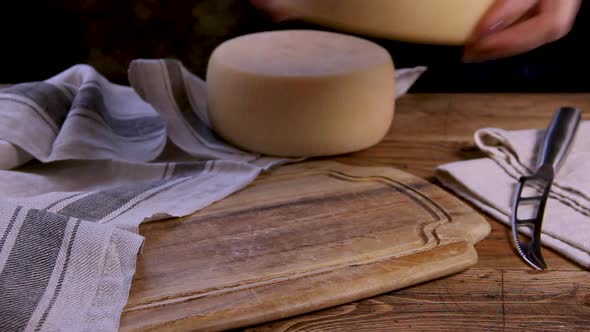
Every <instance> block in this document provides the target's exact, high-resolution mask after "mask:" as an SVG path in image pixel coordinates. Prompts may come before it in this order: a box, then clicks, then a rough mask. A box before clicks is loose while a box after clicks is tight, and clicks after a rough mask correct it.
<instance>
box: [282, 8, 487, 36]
mask: <svg viewBox="0 0 590 332" xmlns="http://www.w3.org/2000/svg"><path fill="white" fill-rule="evenodd" d="M494 1H495V0H276V5H277V6H278V7H279V9H281V10H282V11H284V12H286V13H289V14H291V15H293V16H295V17H297V18H301V19H303V20H306V21H309V22H312V23H316V24H320V25H323V26H329V27H333V28H335V29H339V30H343V31H349V32H355V33H359V34H363V35H370V36H374V37H380V38H386V39H393V40H400V41H407V42H417V43H427V44H442V45H463V44H465V43H466V41H467V40H468V38H469V37H470V35H471V34H472V32H473V30H474V28H475V26H476V25H477V24H478V23H479V21H480V19H481V18H482V17H483V15H484V14H485V13H486V12H487V11H488V9H489V8H490V7H491V6H492V4H493V3H494Z"/></svg>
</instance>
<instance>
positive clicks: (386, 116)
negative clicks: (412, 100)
mask: <svg viewBox="0 0 590 332" xmlns="http://www.w3.org/2000/svg"><path fill="white" fill-rule="evenodd" d="M207 98H208V99H207V103H208V111H209V115H210V119H211V122H212V125H213V129H214V130H215V131H216V132H217V133H218V134H219V135H220V136H221V137H223V138H224V139H225V140H227V141H228V142H230V143H232V144H234V145H236V146H238V147H241V148H243V149H245V150H248V151H252V152H257V153H262V154H266V155H274V156H285V157H313V156H330V155H338V154H345V153H350V152H355V151H359V150H363V149H366V148H369V147H371V146H373V145H375V144H377V143H379V142H380V141H381V140H382V139H383V137H384V136H385V134H386V133H387V132H388V129H389V127H390V125H391V122H392V120H393V115H394V107H395V77H394V63H393V60H392V58H391V55H390V54H389V53H388V52H387V50H385V49H384V48H382V47H381V46H379V45H377V44H375V43H372V42H370V41H367V40H364V39H362V38H357V37H354V36H349V35H345V34H340V33H332V32H324V31H314V30H282V31H270V32H261V33H254V34H250V35H245V36H241V37H237V38H235V39H231V40H229V41H226V42H224V43H223V44H221V45H220V46H218V47H217V48H216V49H215V50H214V52H213V53H212V55H211V57H210V60H209V64H208V68H207Z"/></svg>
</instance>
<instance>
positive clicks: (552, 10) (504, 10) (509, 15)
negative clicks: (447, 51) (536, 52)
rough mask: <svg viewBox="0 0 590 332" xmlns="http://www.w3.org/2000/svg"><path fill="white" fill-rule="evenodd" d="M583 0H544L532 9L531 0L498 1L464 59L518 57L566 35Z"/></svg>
mask: <svg viewBox="0 0 590 332" xmlns="http://www.w3.org/2000/svg"><path fill="white" fill-rule="evenodd" d="M580 1H581V0H540V1H534V2H535V3H534V4H533V5H532V6H530V7H528V9H527V6H528V5H531V1H529V0H526V1H522V2H521V1H515V0H502V1H498V4H497V5H496V6H494V8H492V10H491V11H490V13H489V14H488V15H487V16H486V18H484V19H483V20H482V24H481V25H480V27H479V28H478V29H477V30H476V33H478V35H475V36H474V38H473V39H472V40H471V41H470V42H469V43H468V45H467V46H466V48H465V52H464V56H463V60H464V61H465V62H475V61H485V60H491V59H498V58H504V57H509V56H514V55H518V54H521V53H525V52H528V51H531V50H533V49H535V48H538V47H540V46H542V45H544V44H547V43H550V42H553V41H556V40H558V39H560V38H562V37H563V36H565V35H566V34H567V33H568V32H569V31H570V30H571V27H572V25H573V23H574V21H575V18H576V16H577V13H578V10H579V7H580ZM507 2H512V3H513V4H506V3H507ZM516 2H519V3H520V4H521V5H522V4H523V3H524V2H527V6H524V5H522V6H520V7H518V8H517V7H516V5H515V4H514V3H516ZM496 8H497V9H496ZM515 17H518V18H516V19H515ZM491 22H500V23H496V24H494V23H491ZM501 22H509V23H508V24H506V23H501ZM485 27H487V28H485Z"/></svg>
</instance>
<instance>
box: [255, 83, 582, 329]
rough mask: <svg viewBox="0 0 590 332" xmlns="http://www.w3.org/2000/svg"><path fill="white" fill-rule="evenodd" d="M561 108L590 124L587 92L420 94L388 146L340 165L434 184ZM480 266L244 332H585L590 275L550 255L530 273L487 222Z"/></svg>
mask: <svg viewBox="0 0 590 332" xmlns="http://www.w3.org/2000/svg"><path fill="white" fill-rule="evenodd" d="M564 105H571V106H576V107H579V108H580V109H581V110H582V112H583V118H584V120H588V119H590V94H420V95H407V96H405V97H403V98H401V99H400V100H399V101H398V107H397V113H396V117H395V119H394V124H393V126H392V128H391V131H390V133H389V135H388V136H387V137H386V139H385V140H384V141H383V142H382V143H381V144H379V145H378V146H375V147H373V148H371V149H369V150H366V151H363V152H360V153H356V154H353V155H350V156H343V157H341V158H337V160H339V161H341V162H344V163H348V164H354V165H386V166H392V167H396V168H399V169H402V170H405V171H407V172H409V173H411V174H414V175H417V176H420V177H422V178H425V179H428V180H429V181H431V182H432V183H434V184H437V182H436V181H435V180H434V178H433V169H434V168H435V167H436V166H438V165H441V164H444V163H448V162H454V161H459V160H466V159H472V158H481V157H482V154H481V153H479V152H478V151H477V149H476V148H475V147H474V143H473V133H474V132H475V130H477V129H480V128H483V127H498V128H503V129H508V130H518V129H530V128H538V129H542V128H545V127H546V126H547V124H548V123H549V121H550V120H551V117H552V115H553V113H554V111H555V110H556V109H557V108H558V107H560V106H564ZM488 220H489V221H490V223H491V225H492V232H491V234H490V235H489V236H488V237H486V239H485V240H483V241H481V242H480V243H478V244H477V245H476V250H477V252H478V255H479V260H478V263H477V264H476V265H475V266H474V267H473V268H471V269H469V270H467V271H465V272H462V273H460V274H457V275H453V276H450V277H446V278H441V279H439V280H436V281H431V282H425V283H423V284H420V285H417V286H413V287H408V288H405V289H403V290H398V291H395V292H391V293H389V294H385V295H382V296H377V297H373V298H370V299H366V300H364V301H360V302H354V303H351V304H348V305H344V306H339V307H334V308H332V309H329V310H324V311H318V312H316V313H313V314H309V315H302V316H299V317H295V318H291V319H285V320H281V321H276V322H272V323H269V324H264V325H260V326H255V327H250V328H247V329H245V330H246V331H249V332H255V331H452V332H455V331H529V332H530V331H588V330H589V329H590V272H588V270H587V269H586V267H582V266H578V265H576V264H574V263H572V262H571V261H569V260H567V259H566V258H564V257H562V256H561V255H559V254H556V253H555V252H552V251H551V250H549V249H547V248H544V255H545V258H546V260H547V263H548V265H549V270H548V271H544V272H537V271H533V270H532V269H531V268H530V267H529V266H528V265H526V264H525V263H523V261H522V260H521V259H520V258H519V256H518V255H517V254H516V253H515V252H514V250H513V249H512V244H511V242H510V236H511V234H510V229H509V228H508V227H507V226H505V225H504V224H501V223H499V222H497V221H495V220H493V219H491V218H488Z"/></svg>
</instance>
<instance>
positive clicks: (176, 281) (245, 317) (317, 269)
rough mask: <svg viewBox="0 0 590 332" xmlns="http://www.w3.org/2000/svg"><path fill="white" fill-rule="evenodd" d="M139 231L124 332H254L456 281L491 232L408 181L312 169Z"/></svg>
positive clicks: (278, 173) (433, 191)
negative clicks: (233, 331) (249, 330)
mask: <svg viewBox="0 0 590 332" xmlns="http://www.w3.org/2000/svg"><path fill="white" fill-rule="evenodd" d="M140 232H141V234H142V235H144V236H145V237H146V243H145V247H144V250H143V252H142V255H141V256H140V257H139V260H138V266H137V273H136V275H135V277H134V280H133V283H132V289H131V294H130V299H129V302H128V304H127V306H126V308H125V310H124V314H123V317H122V321H121V330H122V331H127V330H162V331H188V330H190V331H218V330H225V329H230V328H238V327H244V326H250V325H254V324H259V323H263V322H268V321H272V320H276V319H281V318H285V317H289V316H293V315H298V314H302V313H307V312H310V311H315V310H319V309H323V308H327V307H331V306H336V305H340V304H344V303H348V302H352V301H356V300H359V299H364V298H367V297H371V296H375V295H378V294H382V293H386V292H390V291H393V290H396V289H400V288H403V287H406V286H410V285H414V284H417V283H421V282H424V281H428V280H432V279H435V278H439V277H443V276H447V275H450V274H453V273H457V272H460V271H463V270H465V269H467V268H469V267H470V266H472V265H474V264H475V263H476V262H477V253H476V251H475V249H474V247H473V245H474V244H475V243H477V242H478V241H480V240H482V239H483V238H484V237H486V236H487V235H488V234H489V232H490V225H489V224H488V223H487V221H486V220H485V219H484V218H483V217H482V216H480V215H479V214H477V213H476V212H475V211H474V210H473V209H471V208H470V207H468V206H467V205H465V204H463V203H462V202H461V201H459V200H458V199H456V198H455V197H453V196H451V195H449V194H448V193H446V192H445V191H443V190H441V189H440V188H438V187H436V186H434V185H432V184H430V183H429V182H427V181H425V180H422V179H420V178H417V177H414V176H412V175H410V174H407V173H404V172H401V171H399V170H396V169H392V168H381V167H359V166H347V165H343V164H339V163H335V162H331V161H315V162H306V163H300V164H296V165H289V166H283V167H280V168H277V169H276V170H274V171H272V172H269V173H268V174H263V175H261V176H260V178H259V179H257V180H256V181H255V183H253V184H252V185H250V186H249V187H247V188H245V189H244V190H242V191H240V192H238V193H235V194H234V195H232V196H230V197H228V198H226V199H224V200H222V201H220V202H218V203H216V204H214V205H212V206H210V207H208V208H206V209H204V210H202V211H200V212H199V213H197V214H194V215H192V216H190V217H188V218H181V219H174V220H167V221H162V222H153V223H148V224H145V225H143V226H142V227H141V229H140Z"/></svg>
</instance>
